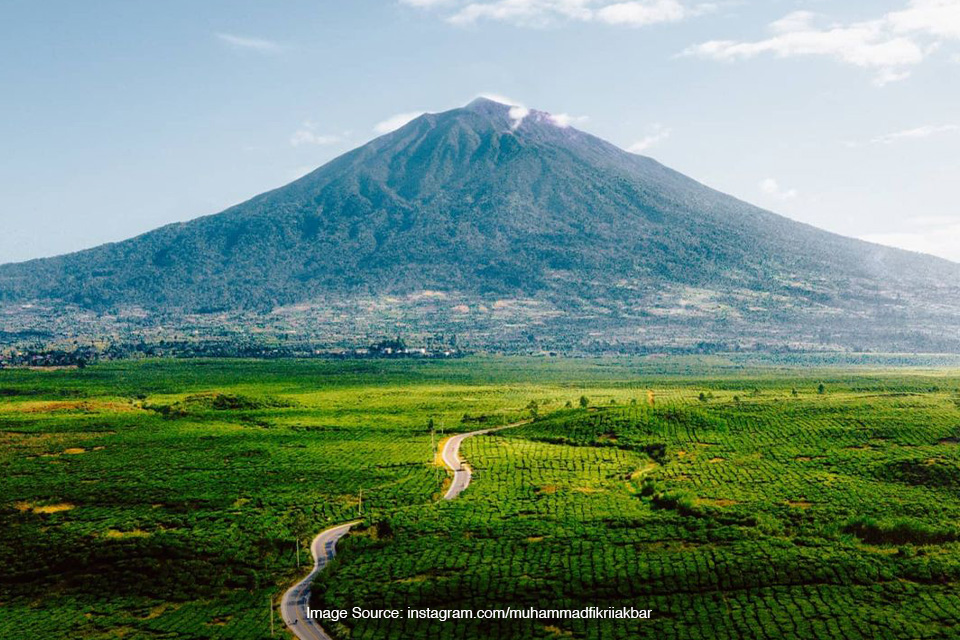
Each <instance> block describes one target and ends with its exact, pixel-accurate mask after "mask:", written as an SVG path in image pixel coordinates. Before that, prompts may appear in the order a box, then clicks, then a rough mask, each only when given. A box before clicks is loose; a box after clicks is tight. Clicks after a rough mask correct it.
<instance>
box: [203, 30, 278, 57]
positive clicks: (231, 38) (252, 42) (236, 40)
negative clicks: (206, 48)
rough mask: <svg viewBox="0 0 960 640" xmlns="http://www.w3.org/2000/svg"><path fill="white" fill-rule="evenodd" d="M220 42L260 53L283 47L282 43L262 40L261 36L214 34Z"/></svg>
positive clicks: (274, 51)
mask: <svg viewBox="0 0 960 640" xmlns="http://www.w3.org/2000/svg"><path fill="white" fill-rule="evenodd" d="M215 35H216V37H217V39H218V40H220V42H223V43H225V44H228V45H230V46H231V47H233V48H234V49H248V50H250V51H259V52H261V53H276V52H278V51H281V50H282V49H283V45H281V44H279V43H276V42H273V41H272V40H263V39H262V38H247V37H244V36H235V35H233V34H230V33H217V34H215Z"/></svg>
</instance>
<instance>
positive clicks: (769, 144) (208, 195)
mask: <svg viewBox="0 0 960 640" xmlns="http://www.w3.org/2000/svg"><path fill="white" fill-rule="evenodd" d="M0 56H2V59H3V60H4V64H3V65H0V96H2V99H0V148H2V153H0V229H2V233H0V262H8V261H17V260H25V259H29V258H34V257H40V256H48V255H55V254H59V253H64V252H67V251H74V250H78V249H82V248H86V247H90V246H94V245H97V244H100V243H103V242H109V241H116V240H121V239H124V238H127V237H130V236H132V235H135V234H138V233H142V232H144V231H148V230H150V229H153V228H155V227H158V226H160V225H163V224H166V223H169V222H175V221H181V220H188V219H191V218H194V217H197V216H200V215H205V214H209V213H215V212H218V211H220V210H222V209H224V208H225V207H227V206H229V205H231V204H234V203H236V202H239V201H242V200H244V199H246V198H248V197H250V196H253V195H255V194H257V193H259V192H262V191H264V190H267V189H270V188H274V187H277V186H280V185H281V184H284V183H286V182H289V181H290V180H292V179H294V178H296V177H298V176H299V175H302V174H303V173H305V172H306V171H308V170H310V169H312V168H315V167H316V166H319V165H321V164H323V163H324V162H326V161H328V160H330V159H331V158H333V157H335V156H337V155H339V154H340V153H343V152H344V151H347V150H349V149H351V148H353V147H355V146H357V145H359V144H362V143H364V142H366V141H367V140H369V139H371V138H373V137H375V136H376V135H378V133H379V132H382V131H386V130H388V129H389V128H390V126H393V125H396V124H397V123H398V122H402V121H403V120H404V118H405V117H409V116H410V114H416V113H419V112H422V111H441V110H444V109H448V108H452V107H455V106H458V105H462V104H465V103H466V102H468V101H470V100H471V99H472V98H473V97H474V96H476V95H479V94H498V95H502V96H509V98H510V100H511V101H514V102H518V103H521V104H523V105H526V106H528V107H532V108H537V109H542V110H545V111H550V112H552V113H555V114H566V115H567V116H569V117H570V119H571V121H572V122H573V123H574V125H575V126H577V127H579V128H581V129H584V130H586V131H589V132H591V133H594V134H596V135H599V136H601V137H603V138H605V139H607V140H610V141H611V142H613V143H615V144H618V145H620V146H622V147H624V148H627V149H632V150H635V151H637V152H641V153H644V154H646V155H650V156H653V157H655V158H657V159H658V160H660V161H661V162H664V163H665V164H667V165H669V166H671V167H674V168H676V169H678V170H680V171H682V172H684V173H686V174H688V175H690V176H692V177H694V178H696V179H698V180H700V181H702V182H705V183H707V184H709V185H711V186H713V187H716V188H718V189H720V190H722V191H726V192H728V193H731V194H733V195H736V196H738V197H741V198H743V199H745V200H748V201H751V202H753V203H755V204H758V205H761V206H763V207H766V208H769V209H771V210H774V211H777V212H779V213H782V214H784V215H787V216H789V217H791V218H794V219H797V220H801V221H804V222H809V223H811V224H814V225H817V226H819V227H823V228H826V229H829V230H832V231H836V232H839V233H843V234H846V235H852V236H857V237H864V238H868V239H873V240H876V241H880V242H884V243H888V244H893V245H897V246H903V247H906V248H911V249H915V250H922V251H926V252H930V253H935V254H937V255H941V256H944V257H948V258H952V259H954V260H958V261H960V205H958V201H960V197H958V196H960V153H958V152H960V0H889V1H888V0H871V1H869V2H867V1H865V0H850V1H844V2H841V1H839V0H834V1H829V0H806V1H802V0H730V1H725V0H717V1H714V2H707V1H700V0H636V1H622V2H616V1H614V0H402V1H401V0H351V1H349V2H343V1H334V0H310V1H308V0H260V1H253V0H205V1H203V2H198V1H196V0H193V1H191V2H185V1H179V0H165V2H162V3H148V2H131V1H129V0H113V1H111V0H100V1H98V2H96V3H79V2H74V1H69V0H0Z"/></svg>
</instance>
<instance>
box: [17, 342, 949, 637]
mask: <svg viewBox="0 0 960 640" xmlns="http://www.w3.org/2000/svg"><path fill="white" fill-rule="evenodd" d="M888 364H889V361H888V360H885V359H879V358H878V359H877V360H875V361H872V362H871V361H863V362H858V363H855V364H854V363H848V362H847V363H845V362H834V361H828V362H796V361H793V362H789V361H785V362H775V361H769V360H768V361H755V362H750V361H744V360H743V359H741V358H732V357H731V358H725V357H713V358H708V359H707V358H674V359H666V360H664V359H658V358H636V359H622V360H557V359H520V358H487V359H482V358H469V359H465V360H459V361H451V362H442V361H441V362H429V361H423V362H414V361H406V362H396V361H393V362H391V361H372V360H365V361H357V362H351V361H340V362H323V361H304V362H301V361H273V362H259V361H228V360H203V361H162V360H161V361H145V362H130V363H119V364H110V365H98V366H94V367H88V368H87V369H84V370H80V371H50V372H38V371H0V464H2V465H3V467H4V470H5V472H4V474H3V476H2V477H0V496H3V497H2V498H0V501H2V502H0V605H2V606H0V637H3V638H10V639H19V638H24V639H26V638H37V637H46V638H60V637H62V638H96V639H106V638H118V637H123V638H178V639H179V638H190V639H194V638H238V639H246V638H250V639H255V638H269V637H272V636H271V612H273V617H272V624H273V628H274V631H273V632H274V633H276V635H277V636H280V635H282V634H284V633H286V631H285V630H284V628H283V622H282V621H281V619H280V616H279V611H278V610H277V608H276V603H277V602H278V601H279V598H280V595H281V594H282V593H283V591H284V590H285V589H286V588H287V587H288V586H290V585H291V584H293V583H294V582H295V581H296V580H297V579H298V577H299V576H302V575H303V574H305V573H306V571H305V570H303V569H302V570H299V571H298V569H297V556H298V551H297V546H298V545H299V556H300V562H301V564H302V566H303V567H306V565H307V564H308V563H309V551H308V549H307V545H308V544H309V541H310V540H311V539H312V537H313V536H314V535H315V534H316V533H317V532H318V531H320V530H321V529H325V528H327V527H329V526H332V525H334V524H337V523H340V522H347V521H350V520H353V519H356V518H358V517H359V518H361V519H362V522H361V523H360V524H359V525H357V527H356V528H355V529H354V531H353V532H352V533H351V534H350V535H348V536H346V537H345V538H343V539H342V540H341V541H340V543H339V545H338V555H337V558H336V560H335V561H333V562H332V563H331V564H330V566H329V567H328V568H327V570H326V571H325V572H324V573H322V574H321V576H320V577H319V578H318V579H317V582H316V583H315V589H314V591H315V594H316V595H315V597H314V600H313V602H312V604H313V605H314V606H315V607H317V608H323V609H329V608H348V609H349V608H352V607H354V606H359V607H364V608H368V609H382V608H389V607H396V608H400V609H403V610H406V609H408V608H420V609H422V608H434V609H454V608H456V609H471V610H479V609H505V608H507V607H515V608H528V607H531V606H534V607H538V608H561V609H568V608H583V607H587V606H596V607H601V608H602V607H621V606H627V607H635V608H637V609H651V610H653V619H652V620H636V621H610V620H583V621H573V620H547V621H543V620H519V619H517V620H499V621H489V620H482V621H481V620H448V621H445V622H441V621H438V620H402V621H400V622H396V621H393V622H387V621H383V620H357V619H347V620H345V621H342V622H340V623H334V624H329V625H326V624H325V625H324V627H325V628H327V629H328V630H329V631H330V632H331V633H332V634H333V635H335V636H336V637H347V636H349V637H351V638H370V639H374V638H451V639H452V638H536V637H542V638H553V637H556V638H564V637H569V638H637V637H651V638H653V637H657V638H671V637H674V638H740V637H769V638H875V637H881V638H882V637H886V638H927V637H929V638H936V637H954V636H956V635H958V634H960V629H957V627H956V626H955V625H956V621H957V620H958V619H960V588H958V583H960V530H958V527H957V522H958V521H960V497H958V495H960V491H958V490H960V446H958V442H960V372H958V371H957V370H956V369H952V370H948V369H939V368H931V367H929V366H926V365H928V364H929V362H905V363H902V364H905V365H907V366H902V367H899V368H897V369H892V368H889V367H888V366H887V365H888ZM910 365H913V366H910ZM917 365H925V367H924V368H921V367H919V366H917ZM581 400H582V401H583V404H585V405H586V406H585V407H583V406H581ZM530 418H534V420H533V422H531V423H530V424H527V425H522V426H519V427H517V428H514V429H510V430H506V431H499V432H495V433H490V434H487V435H481V436H477V437H475V438H471V439H468V440H466V441H464V442H463V444H462V447H461V455H462V457H463V458H464V459H465V460H467V461H469V464H470V466H471V468H472V469H473V479H472V482H471V484H470V486H469V488H468V489H467V490H465V491H464V492H463V493H462V494H461V495H459V497H457V499H456V500H452V501H444V500H439V498H440V497H441V496H442V495H443V494H444V492H445V491H446V490H447V488H448V485H449V479H448V477H447V474H446V471H445V469H444V468H443V466H442V464H441V463H440V460H439V459H438V456H437V449H438V447H439V446H440V444H441V442H443V440H444V439H445V438H446V437H447V436H449V435H450V434H451V433H453V432H466V431H476V430H478V429H484V428H487V427H494V426H498V425H503V424H508V423H512V422H516V421H519V420H525V419H530ZM361 489H362V506H361V501H360V490H361Z"/></svg>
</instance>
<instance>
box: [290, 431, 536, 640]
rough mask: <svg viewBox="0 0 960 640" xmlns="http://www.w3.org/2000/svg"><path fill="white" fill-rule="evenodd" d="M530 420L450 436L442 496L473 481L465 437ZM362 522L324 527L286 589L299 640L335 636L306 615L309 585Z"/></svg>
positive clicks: (293, 628)
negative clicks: (302, 574) (306, 567)
mask: <svg viewBox="0 0 960 640" xmlns="http://www.w3.org/2000/svg"><path fill="white" fill-rule="evenodd" d="M529 422H530V421H529V420H524V421H522V422H514V423H513V424H506V425H503V426H502V427H492V428H490V429H480V430H479V431H471V432H469V433H461V434H458V435H455V436H453V437H452V438H450V439H448V440H447V441H446V442H445V443H444V444H443V451H442V452H441V454H440V457H441V459H442V460H443V464H445V465H446V466H447V468H448V469H450V471H452V472H453V481H452V482H451V483H450V487H449V488H448V489H447V492H446V493H445V494H444V495H443V499H444V500H453V499H454V498H456V497H457V496H458V495H460V494H461V493H462V492H463V490H464V489H466V488H467V487H468V486H469V485H470V478H471V477H472V472H471V471H470V467H469V466H467V465H466V464H464V462H463V460H462V459H461V458H460V444H461V443H462V442H463V441H464V440H466V439H467V438H471V437H473V436H480V435H483V434H486V433H493V432H494V431H502V430H503V429H510V428H512V427H519V426H521V425H525V424H528V423H529ZM359 522H360V521H359V520H354V521H353V522H347V523H344V524H338V525H337V526H335V527H330V528H329V529H324V530H323V531H321V532H320V533H319V534H318V535H317V537H316V538H314V539H313V542H312V543H311V544H310V551H311V553H313V570H312V571H311V572H310V574H309V575H308V576H307V577H306V578H304V579H303V580H301V581H300V582H298V583H297V584H295V585H293V586H292V587H290V588H289V589H287V592H286V593H284V594H283V599H282V600H281V601H280V615H281V617H282V618H283V621H284V623H285V624H286V625H287V628H288V629H289V630H290V631H291V632H292V633H293V635H295V636H296V637H297V638H300V640H333V639H332V638H331V637H330V636H329V635H327V632H326V631H324V630H323V628H322V627H321V626H320V625H319V624H317V623H316V621H314V620H311V619H309V618H307V609H309V608H310V585H311V584H312V583H313V579H314V578H316V577H317V574H319V573H320V572H321V571H323V568H324V567H326V566H327V563H328V562H330V560H331V559H332V558H333V556H335V555H336V553H337V541H338V540H339V539H340V538H342V537H343V536H345V535H347V533H348V532H349V531H350V529H351V528H352V527H353V526H354V525H355V524H357V523H359Z"/></svg>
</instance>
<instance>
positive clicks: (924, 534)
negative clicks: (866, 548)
mask: <svg viewBox="0 0 960 640" xmlns="http://www.w3.org/2000/svg"><path fill="white" fill-rule="evenodd" d="M843 531H844V532H845V533H850V534H853V535H855V536H857V537H858V538H860V539H861V540H863V541H864V542H866V543H868V544H914V545H929V544H943V543H946V542H955V541H957V540H960V531H958V530H957V529H956V528H955V527H953V528H944V527H934V526H931V525H929V524H926V523H923V522H920V521H918V520H914V519H912V518H897V519H893V520H876V519H874V518H866V517H863V518H857V519H855V520H852V521H850V522H849V523H847V524H846V525H845V526H844V527H843Z"/></svg>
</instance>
